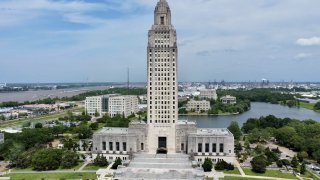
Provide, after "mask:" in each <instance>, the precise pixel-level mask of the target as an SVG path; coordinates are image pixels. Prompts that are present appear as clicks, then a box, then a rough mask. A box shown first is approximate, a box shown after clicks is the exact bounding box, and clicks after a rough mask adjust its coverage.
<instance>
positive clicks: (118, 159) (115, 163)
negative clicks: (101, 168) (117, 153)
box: [111, 158, 122, 169]
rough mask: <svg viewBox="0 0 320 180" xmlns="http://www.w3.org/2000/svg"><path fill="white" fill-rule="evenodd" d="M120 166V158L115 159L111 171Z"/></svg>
mask: <svg viewBox="0 0 320 180" xmlns="http://www.w3.org/2000/svg"><path fill="white" fill-rule="evenodd" d="M121 164H122V160H121V159H120V158H117V159H116V160H115V162H114V163H113V165H112V167H111V169H117V168H118V166H119V165H121Z"/></svg>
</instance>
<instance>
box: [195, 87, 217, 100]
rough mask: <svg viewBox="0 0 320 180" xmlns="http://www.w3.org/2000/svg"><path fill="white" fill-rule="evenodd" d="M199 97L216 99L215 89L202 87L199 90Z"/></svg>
mask: <svg viewBox="0 0 320 180" xmlns="http://www.w3.org/2000/svg"><path fill="white" fill-rule="evenodd" d="M199 98H200V99H214V100H217V99H218V96H217V91H216V90H215V89H203V90H200V95H199Z"/></svg>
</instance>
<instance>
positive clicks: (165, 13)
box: [154, 0, 171, 25]
mask: <svg viewBox="0 0 320 180" xmlns="http://www.w3.org/2000/svg"><path fill="white" fill-rule="evenodd" d="M154 24H155V25H171V11H170V7H169V4H168V2H167V1H166V0H159V1H158V3H157V6H156V8H155V10H154Z"/></svg>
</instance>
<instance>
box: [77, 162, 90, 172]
mask: <svg viewBox="0 0 320 180" xmlns="http://www.w3.org/2000/svg"><path fill="white" fill-rule="evenodd" d="M89 163H91V161H86V162H85V163H84V164H83V165H82V166H81V167H80V168H79V169H78V171H82V170H83V168H84V167H86V166H87V165H88V164H89Z"/></svg>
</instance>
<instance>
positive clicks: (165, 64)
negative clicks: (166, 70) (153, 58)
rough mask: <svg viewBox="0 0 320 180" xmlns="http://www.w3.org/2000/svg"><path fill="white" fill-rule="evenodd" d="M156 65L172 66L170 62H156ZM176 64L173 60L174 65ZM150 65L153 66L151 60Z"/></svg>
mask: <svg viewBox="0 0 320 180" xmlns="http://www.w3.org/2000/svg"><path fill="white" fill-rule="evenodd" d="M154 65H155V67H170V66H171V63H168V62H158V63H154ZM175 65H176V64H175V63H174V62H173V63H172V66H175ZM150 66H152V62H150Z"/></svg>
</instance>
